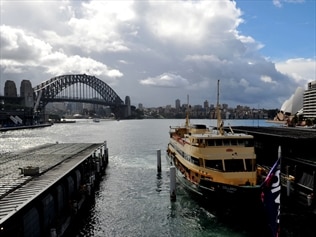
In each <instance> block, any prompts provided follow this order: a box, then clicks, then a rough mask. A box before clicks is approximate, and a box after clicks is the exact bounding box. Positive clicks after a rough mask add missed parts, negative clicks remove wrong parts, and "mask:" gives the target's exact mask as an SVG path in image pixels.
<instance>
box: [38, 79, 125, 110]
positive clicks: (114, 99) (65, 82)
mask: <svg viewBox="0 0 316 237" xmlns="http://www.w3.org/2000/svg"><path fill="white" fill-rule="evenodd" d="M75 84H84V85H87V86H89V87H91V88H92V89H93V90H94V91H96V92H97V93H98V94H99V95H100V96H101V98H102V101H100V100H99V101H97V100H92V99H91V98H87V97H85V96H83V97H81V96H80V98H77V97H76V99H75V98H74V97H73V98H72V99H71V96H69V95H68V98H67V99H66V98H63V99H59V101H62V100H63V101H81V102H87V103H98V104H103V105H108V106H112V107H120V106H124V102H123V100H122V99H121V98H120V97H119V96H118V95H117V94H116V92H115V91H114V90H113V89H112V88H111V87H110V86H108V85H107V84H106V83H105V82H103V81H102V80H100V79H98V78H96V77H95V76H91V75H86V74H71V75H61V76H57V77H53V78H51V79H49V80H47V81H44V82H42V83H41V84H39V85H37V86H36V87H34V88H33V91H34V94H35V101H36V102H35V106H34V111H36V110H37V109H38V107H39V105H40V102H41V106H42V107H45V106H46V104H47V103H49V102H51V101H58V98H57V96H58V94H60V93H61V92H62V91H63V90H65V89H66V88H68V87H71V86H73V85H75Z"/></svg>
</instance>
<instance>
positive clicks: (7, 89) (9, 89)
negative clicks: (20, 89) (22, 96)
mask: <svg viewBox="0 0 316 237" xmlns="http://www.w3.org/2000/svg"><path fill="white" fill-rule="evenodd" d="M4 96H7V97H17V96H18V94H17V90H16V86H15V82H14V81H11V80H7V81H6V82H5V85H4Z"/></svg>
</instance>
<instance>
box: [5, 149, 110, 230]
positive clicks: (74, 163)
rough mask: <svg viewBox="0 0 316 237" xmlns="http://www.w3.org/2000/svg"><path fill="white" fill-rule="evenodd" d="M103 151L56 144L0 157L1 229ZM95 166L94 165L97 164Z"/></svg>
mask: <svg viewBox="0 0 316 237" xmlns="http://www.w3.org/2000/svg"><path fill="white" fill-rule="evenodd" d="M100 147H102V144H91V143H89V144H88V143H64V144H62V143H61V144H57V143H56V144H47V145H43V146H40V147H36V148H34V149H30V150H27V151H23V152H22V153H16V154H14V153H8V154H1V155H0V226H2V224H3V223H4V222H5V221H7V220H8V219H10V218H11V217H12V216H14V215H15V214H16V213H17V212H19V211H20V210H21V209H23V208H24V207H25V206H27V205H29V204H30V203H31V202H36V201H34V200H36V199H37V198H38V197H39V196H40V195H41V194H43V193H44V192H46V193H47V192H49V191H48V190H49V189H50V188H51V187H54V185H55V184H56V183H58V182H59V181H60V180H61V179H63V178H64V177H66V176H69V174H70V173H71V171H73V170H74V169H75V168H76V167H80V165H81V163H83V162H86V163H87V160H88V158H89V159H90V158H91V157H94V156H95V153H96V152H99V153H100V152H101V153H102V148H101V151H100ZM106 152H107V151H106ZM103 153H104V148H103ZM97 162H99V160H98V161H97ZM92 163H93V164H95V162H94V161H93V162H92ZM81 166H84V164H82V165H81ZM28 172H31V173H30V174H28ZM32 172H34V174H33V173H32ZM89 175H90V174H89ZM55 186H56V185H55ZM0 233H1V232H0ZM0 235H1V234H0Z"/></svg>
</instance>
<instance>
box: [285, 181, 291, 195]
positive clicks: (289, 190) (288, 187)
mask: <svg viewBox="0 0 316 237" xmlns="http://www.w3.org/2000/svg"><path fill="white" fill-rule="evenodd" d="M290 194H291V180H290V179H289V178H287V179H286V195H287V196H288V197H289V196H290Z"/></svg>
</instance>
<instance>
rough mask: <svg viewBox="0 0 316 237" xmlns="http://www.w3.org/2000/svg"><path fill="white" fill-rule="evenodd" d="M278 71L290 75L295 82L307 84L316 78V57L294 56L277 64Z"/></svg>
mask: <svg viewBox="0 0 316 237" xmlns="http://www.w3.org/2000/svg"><path fill="white" fill-rule="evenodd" d="M275 66H276V68H277V70H278V71H280V72H282V73H284V74H286V75H288V76H289V77H291V78H292V79H293V80H294V81H295V82H297V83H300V84H302V85H307V83H308V82H310V81H313V80H315V70H316V59H311V58H294V59H288V60H286V61H282V62H277V63H276V64H275Z"/></svg>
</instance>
